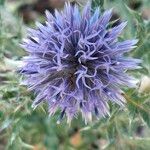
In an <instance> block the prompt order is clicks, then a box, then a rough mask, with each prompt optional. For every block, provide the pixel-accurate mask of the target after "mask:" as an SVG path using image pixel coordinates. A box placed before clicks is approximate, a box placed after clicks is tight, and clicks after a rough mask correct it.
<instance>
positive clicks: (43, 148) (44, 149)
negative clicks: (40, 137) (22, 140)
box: [33, 145, 47, 150]
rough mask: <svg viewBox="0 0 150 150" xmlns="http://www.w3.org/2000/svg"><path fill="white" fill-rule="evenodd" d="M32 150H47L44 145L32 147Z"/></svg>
mask: <svg viewBox="0 0 150 150" xmlns="http://www.w3.org/2000/svg"><path fill="white" fill-rule="evenodd" d="M33 150H47V149H46V148H45V146H44V145H34V148H33Z"/></svg>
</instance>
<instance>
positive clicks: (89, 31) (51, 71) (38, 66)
mask: <svg viewBox="0 0 150 150" xmlns="http://www.w3.org/2000/svg"><path fill="white" fill-rule="evenodd" d="M111 16H112V10H107V11H105V12H104V13H103V14H102V15H100V12H99V9H97V10H96V11H95V12H94V13H93V14H92V13H91V6H90V4H88V5H87V6H86V7H85V8H84V9H83V11H82V12H81V13H80V11H79V8H78V6H76V5H75V6H71V5H70V4H69V3H67V4H66V5H65V8H64V10H63V11H62V12H58V11H57V10H56V11H55V15H54V16H53V15H52V14H51V13H50V12H48V11H46V17H47V21H46V23H45V25H42V24H40V23H37V24H36V25H37V29H29V35H28V38H27V39H26V40H25V41H24V42H23V44H22V46H23V48H24V49H25V50H26V51H27V53H28V54H29V55H28V56H26V57H24V62H25V65H24V66H23V67H22V68H21V71H20V72H21V73H22V74H23V75H24V77H25V81H24V84H25V85H27V86H28V88H29V89H30V90H33V91H34V92H35V94H36V99H35V101H34V102H33V105H32V106H33V108H36V107H37V106H38V105H39V104H40V103H42V102H46V103H47V104H48V106H49V114H50V116H52V115H54V114H55V112H56V111H57V110H60V111H61V113H60V117H59V119H58V121H60V120H61V119H62V118H64V116H67V120H68V122H70V121H71V120H72V118H74V117H76V116H77V115H78V113H79V112H81V114H82V116H83V118H84V119H85V122H86V123H87V122H88V121H91V120H92V117H96V118H101V117H106V116H107V115H109V105H108V102H112V103H116V104H118V105H119V106H121V107H122V106H124V104H125V99H124V97H123V96H122V90H121V89H120V87H122V86H128V87H134V86H135V83H134V82H133V81H135V80H134V78H132V77H130V76H128V75H127V74H126V73H125V72H126V70H130V69H136V68H138V64H139V63H140V60H138V59H133V58H127V57H124V53H126V52H129V51H130V50H132V49H133V48H134V47H135V44H136V43H137V40H125V41H119V40H118V36H119V35H120V33H121V32H122V30H123V29H124V27H125V26H126V22H123V23H121V24H119V25H118V26H115V27H113V28H110V27H109V26H108V25H109V22H110V19H111Z"/></svg>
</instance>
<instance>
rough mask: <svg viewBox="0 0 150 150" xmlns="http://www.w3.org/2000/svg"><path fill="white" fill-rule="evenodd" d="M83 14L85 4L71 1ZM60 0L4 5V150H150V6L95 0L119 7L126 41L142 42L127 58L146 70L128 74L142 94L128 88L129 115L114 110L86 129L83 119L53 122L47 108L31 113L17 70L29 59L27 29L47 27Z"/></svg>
mask: <svg viewBox="0 0 150 150" xmlns="http://www.w3.org/2000/svg"><path fill="white" fill-rule="evenodd" d="M70 1H71V2H72V4H74V3H77V4H78V5H79V6H80V7H81V9H82V7H83V6H84V5H85V3H86V1H85V0H75V1H73V0H70ZM63 4H64V3H63V2H62V1H61V0H26V1H24V0H6V1H4V0H0V150H101V149H102V150H149V149H150V1H149V0H93V1H92V7H93V10H94V9H95V7H100V8H101V11H103V10H105V9H108V8H112V7H113V8H114V10H113V11H114V12H113V17H112V22H113V23H114V22H115V24H117V23H119V22H120V21H121V20H127V21H128V25H127V27H126V29H125V31H124V33H123V34H122V35H121V38H122V39H127V38H128V39H131V38H138V39H139V42H138V45H137V48H136V49H134V50H133V51H132V52H131V53H129V54H128V55H130V56H133V57H135V58H140V59H142V60H143V63H142V69H140V70H136V71H132V72H129V73H130V74H133V75H134V76H135V77H137V79H138V80H139V85H138V88H137V89H126V88H125V89H124V90H125V92H126V95H125V97H126V99H127V104H126V108H125V109H124V110H120V109H119V108H118V107H117V106H115V105H111V106H110V109H111V110H110V111H111V116H110V118H106V119H101V120H99V121H93V122H92V123H90V124H88V125H85V124H84V121H83V120H82V119H81V117H80V116H79V117H78V118H77V119H74V120H73V122H72V124H71V125H70V126H69V125H68V124H66V120H65V119H64V120H63V121H62V122H61V124H59V125H58V124H56V121H57V117H58V115H57V114H56V115H55V116H54V117H52V118H50V117H48V111H47V106H46V105H44V104H43V105H42V106H39V107H38V108H37V109H36V110H33V109H32V108H31V104H32V101H33V99H34V95H32V93H30V92H28V90H27V89H26V88H25V87H23V86H21V85H20V81H21V77H20V76H19V75H18V74H17V73H16V69H17V67H18V66H20V65H21V61H20V60H21V58H22V56H24V55H25V52H24V50H23V49H21V48H20V46H19V44H20V43H21V41H22V39H23V38H25V37H26V30H27V27H34V23H35V21H41V22H44V20H45V17H44V12H45V10H46V9H48V10H50V11H51V13H53V11H54V8H58V9H63Z"/></svg>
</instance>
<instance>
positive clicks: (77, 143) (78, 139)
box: [70, 132, 83, 147]
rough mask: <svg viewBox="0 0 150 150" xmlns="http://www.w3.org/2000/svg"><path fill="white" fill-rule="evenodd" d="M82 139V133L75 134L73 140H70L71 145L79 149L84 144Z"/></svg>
mask: <svg viewBox="0 0 150 150" xmlns="http://www.w3.org/2000/svg"><path fill="white" fill-rule="evenodd" d="M82 141H83V140H82V137H81V134H80V132H77V133H75V134H74V135H73V136H72V137H71V139H70V143H71V144H72V145H73V146H74V147H79V146H80V145H81V144H82Z"/></svg>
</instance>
